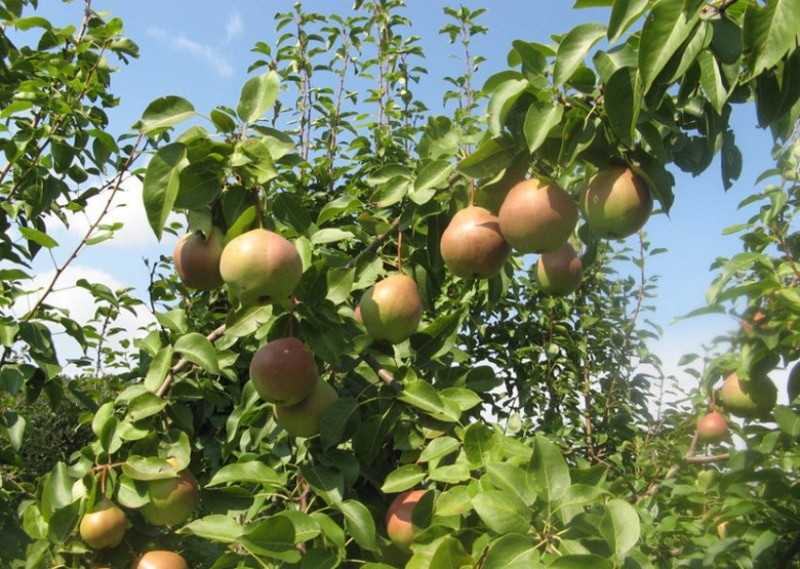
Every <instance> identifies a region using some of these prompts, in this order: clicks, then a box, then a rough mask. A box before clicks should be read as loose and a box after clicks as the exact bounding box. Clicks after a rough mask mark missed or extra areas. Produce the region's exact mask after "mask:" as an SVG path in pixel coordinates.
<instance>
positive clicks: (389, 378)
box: [361, 353, 403, 393]
mask: <svg viewBox="0 0 800 569" xmlns="http://www.w3.org/2000/svg"><path fill="white" fill-rule="evenodd" d="M361 359H362V360H363V361H364V363H366V364H367V365H368V366H369V367H371V368H372V371H374V372H375V373H376V374H377V375H378V378H379V379H380V380H381V381H382V382H383V383H385V384H386V385H388V386H389V387H390V388H391V389H392V390H393V391H394V392H395V393H399V392H401V391H403V386H402V385H400V384H399V383H397V382H396V381H395V379H394V376H393V375H392V374H391V373H390V372H389V371H388V370H386V368H384V367H383V366H381V364H380V362H379V361H378V360H376V359H375V356H373V355H372V354H367V353H364V354H361Z"/></svg>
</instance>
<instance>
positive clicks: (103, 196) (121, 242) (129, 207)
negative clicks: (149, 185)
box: [48, 176, 177, 250]
mask: <svg viewBox="0 0 800 569" xmlns="http://www.w3.org/2000/svg"><path fill="white" fill-rule="evenodd" d="M108 199H109V192H108V191H105V192H102V193H100V194H97V195H96V196H94V197H92V198H90V199H89V200H88V202H87V205H86V208H85V209H84V210H83V211H81V212H77V213H69V214H67V220H68V222H69V228H68V232H69V234H70V235H72V236H73V237H75V238H77V239H82V238H83V237H84V236H85V235H86V232H87V231H88V229H89V226H90V225H91V224H92V223H94V222H95V221H96V220H97V218H98V216H100V214H101V213H102V212H103V208H105V207H106V204H107V202H108ZM174 219H177V217H175V215H174V214H173V217H171V218H170V219H168V223H169V222H171V221H173V220H174ZM48 222H49V223H48V225H49V227H48V231H49V232H53V234H54V237H55V239H56V240H57V241H59V242H61V239H60V238H59V235H58V234H59V232H60V231H63V226H62V225H61V224H60V222H58V221H56V220H55V219H53V218H49V219H48ZM56 224H57V225H56ZM114 224H122V228H121V229H119V230H117V231H115V232H114V235H113V237H112V238H111V239H108V240H106V241H104V242H103V243H102V246H103V247H115V248H137V249H139V250H141V249H142V248H144V247H150V246H159V247H163V246H164V243H162V244H161V245H159V243H158V240H157V239H156V236H155V234H154V233H153V230H152V229H151V228H150V224H149V223H148V221H147V213H146V212H145V209H144V201H143V199H142V182H141V181H140V180H139V179H138V178H135V177H132V176H131V177H128V178H126V179H125V180H124V181H123V182H122V184H121V185H120V189H119V191H117V193H116V194H115V196H114V200H113V202H112V204H111V207H110V208H109V211H108V213H107V214H106V216H105V217H104V218H103V221H102V225H107V226H110V225H114Z"/></svg>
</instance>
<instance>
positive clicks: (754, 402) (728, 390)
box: [719, 372, 778, 419]
mask: <svg viewBox="0 0 800 569" xmlns="http://www.w3.org/2000/svg"><path fill="white" fill-rule="evenodd" d="M719 396H720V399H721V400H722V404H723V405H724V406H725V409H727V410H728V412H729V413H730V414H731V415H736V416H737V417H742V418H746V419H763V418H764V417H766V416H767V415H769V413H770V412H771V411H772V408H773V407H775V403H776V402H777V400H778V390H777V388H776V387H775V384H774V383H772V381H771V380H770V379H769V378H768V377H766V376H765V377H759V378H756V379H751V380H750V381H741V380H740V379H739V376H738V375H737V374H736V372H734V373H731V374H730V375H728V377H726V378H725V381H724V382H723V383H722V388H721V389H720V391H719Z"/></svg>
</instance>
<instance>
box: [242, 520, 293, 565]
mask: <svg viewBox="0 0 800 569" xmlns="http://www.w3.org/2000/svg"><path fill="white" fill-rule="evenodd" d="M296 542H297V541H296V537H295V530H294V524H293V523H292V521H291V520H290V519H289V518H288V517H286V516H281V515H276V516H272V517H269V518H266V519H264V520H262V521H260V522H258V523H256V524H254V525H252V526H250V527H249V528H247V530H246V531H245V533H244V534H243V535H242V537H241V538H239V543H241V544H242V546H243V547H244V548H245V549H246V550H247V551H248V552H249V553H250V554H252V555H254V556H266V557H271V558H274V559H279V560H281V561H285V562H286V563H297V562H298V561H300V559H301V558H302V554H301V553H300V551H299V550H297V549H296V548H295V543H296Z"/></svg>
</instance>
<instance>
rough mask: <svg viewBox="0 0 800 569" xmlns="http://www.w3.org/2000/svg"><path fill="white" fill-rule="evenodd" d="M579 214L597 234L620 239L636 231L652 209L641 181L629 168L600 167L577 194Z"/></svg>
mask: <svg viewBox="0 0 800 569" xmlns="http://www.w3.org/2000/svg"><path fill="white" fill-rule="evenodd" d="M581 206H582V207H583V214H584V216H586V222H587V223H588V224H589V228H590V229H591V230H592V232H593V233H594V234H595V235H597V236H598V237H610V238H616V239H621V238H623V237H627V236H628V235H632V234H634V233H636V232H637V231H639V230H640V229H641V228H642V227H643V226H644V224H645V223H646V222H647V219H648V218H649V217H650V213H651V212H652V211H653V196H651V195H650V190H649V189H648V188H647V184H646V183H645V181H644V180H643V179H642V178H640V177H639V176H637V175H636V174H634V172H633V171H632V170H631V169H630V168H624V167H621V166H615V167H612V168H608V169H607V170H601V171H600V172H598V173H597V174H596V175H595V176H594V177H593V178H592V179H591V180H590V181H589V185H588V186H587V187H586V189H585V190H584V192H583V194H582V196H581Z"/></svg>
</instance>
